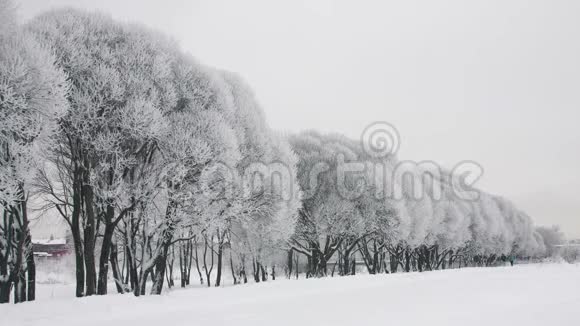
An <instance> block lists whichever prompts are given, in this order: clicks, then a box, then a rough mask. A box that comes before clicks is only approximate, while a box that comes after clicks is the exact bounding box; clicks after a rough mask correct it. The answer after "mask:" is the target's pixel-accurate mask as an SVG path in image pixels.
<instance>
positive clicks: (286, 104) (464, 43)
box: [15, 0, 580, 237]
mask: <svg viewBox="0 0 580 326" xmlns="http://www.w3.org/2000/svg"><path fill="white" fill-rule="evenodd" d="M15 1H16V2H17V3H19V6H20V15H21V17H22V18H23V19H24V20H27V19H29V18H31V17H33V16H34V15H36V14H38V13H40V12H42V11H44V10H46V9H49V8H55V7H61V6H74V7H79V8H86V9H90V10H93V9H98V10H102V11H105V12H108V13H110V14H111V15H112V16H113V17H115V18H118V19H121V20H124V21H135V22H141V23H144V24H146V25H149V26H152V27H156V28H158V29H160V30H163V31H165V32H167V33H169V34H170V35H172V36H173V37H174V38H175V39H177V40H179V41H180V43H181V45H182V47H183V48H184V49H185V50H186V51H188V52H190V53H192V54H193V55H194V56H195V57H197V58H198V59H199V60H200V61H201V62H203V63H205V64H208V65H212V66H216V67H219V68H224V69H228V70H232V71H236V72H239V73H240V74H241V75H242V76H243V77H244V78H245V79H246V80H247V81H248V82H249V83H250V85H251V86H252V87H253V88H254V90H255V92H256V94H257V97H258V99H259V100H260V102H261V103H262V105H263V107H264V109H265V111H266V114H267V117H268V121H269V122H270V125H271V126H272V127H274V128H277V129H279V130H287V131H299V130H303V129H312V128H314V129H318V130H322V131H334V132H341V133H344V134H346V135H348V136H350V137H355V138H358V137H359V135H360V133H361V132H362V130H363V128H364V127H365V126H366V125H368V124H370V123H372V122H373V121H377V120H382V121H388V122H390V123H392V124H393V125H395V126H396V127H397V128H398V130H399V132H400V134H401V139H402V141H401V145H400V151H399V157H400V158H402V159H410V160H435V161H437V162H440V163H442V164H443V165H444V166H447V167H452V166H453V165H455V164H456V163H457V162H459V161H462V160H474V161H476V162H478V163H479V164H481V165H482V166H483V168H484V169H485V175H484V176H483V178H482V179H481V180H480V181H479V183H478V185H479V186H480V187H481V188H483V189H484V190H486V191H489V192H491V193H494V194H500V195H503V196H505V197H507V198H509V199H511V200H513V201H514V202H515V203H516V205H518V206H519V207H520V208H521V209H523V210H525V211H526V212H528V214H530V215H531V216H532V217H533V218H534V220H535V221H536V223H537V224H543V225H550V224H559V225H561V226H562V228H563V229H564V231H565V232H566V233H567V234H568V235H569V236H571V237H580V195H579V191H580V173H579V172H578V169H579V168H580V128H578V127H577V125H578V123H579V118H580V19H579V17H580V1H577V0H569V1H564V0H545V1H532V0H510V1H505V0H494V1H490V0H485V1H460V0H458V1H447V0H445V1H441V0H439V1H429V0H425V1H376V2H374V1H373V2H370V1H367V2H365V1H327V0H308V1H306V0H305V1H295V0H294V1H285V2H278V1H272V0H263V1H254V0H252V1H248V0H244V1H234V0H232V1H221V0H218V1H216V0H211V1H209V0H208V1H178V0H163V1H138V0H99V1H92V0H15Z"/></svg>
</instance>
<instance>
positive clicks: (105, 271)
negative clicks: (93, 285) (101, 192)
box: [97, 205, 115, 295]
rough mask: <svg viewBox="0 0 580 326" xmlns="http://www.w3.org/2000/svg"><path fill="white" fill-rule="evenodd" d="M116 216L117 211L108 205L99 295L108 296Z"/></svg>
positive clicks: (100, 265)
mask: <svg viewBox="0 0 580 326" xmlns="http://www.w3.org/2000/svg"><path fill="white" fill-rule="evenodd" d="M114 214H115V209H114V208H113V206H111V205H107V209H106V211H105V232H104V233H103V243H102V245H101V256H100V258H99V281H98V285H97V293H98V294H99V295H104V294H107V281H108V275H109V256H110V255H111V243H112V241H113V234H114V233H115V224H114V223H113V218H114Z"/></svg>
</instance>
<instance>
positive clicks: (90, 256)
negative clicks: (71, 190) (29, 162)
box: [83, 165, 97, 296]
mask: <svg viewBox="0 0 580 326" xmlns="http://www.w3.org/2000/svg"><path fill="white" fill-rule="evenodd" d="M89 168H90V167H88V166H86V165H85V171H84V173H83V175H84V176H83V199H84V204H85V217H86V220H85V225H84V230H83V240H84V259H85V273H86V279H85V281H86V291H85V295H87V296H89V295H93V294H95V293H96V286H97V272H96V267H95V231H96V219H95V212H94V208H93V189H92V187H91V186H90V185H89V184H88V183H89V180H88V178H89V175H88V169H89Z"/></svg>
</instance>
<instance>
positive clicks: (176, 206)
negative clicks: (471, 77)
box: [0, 0, 545, 302]
mask: <svg viewBox="0 0 580 326" xmlns="http://www.w3.org/2000/svg"><path fill="white" fill-rule="evenodd" d="M341 160H342V161H341ZM341 162H359V163H362V164H365V165H373V166H381V167H383V168H384V169H383V170H382V172H381V174H377V173H376V172H370V170H368V171H367V170H365V171H363V172H360V171H359V173H354V174H349V175H347V176H344V175H343V173H342V171H341ZM397 164H398V163H397V159H396V157H395V156H394V155H387V156H384V157H375V156H373V155H370V154H369V153H367V151H365V149H364V148H363V146H361V144H360V142H356V141H352V140H350V139H348V138H346V137H343V136H340V135H321V134H319V133H316V132H304V133H301V134H297V135H280V134H278V133H276V132H275V131H273V130H271V129H270V128H269V127H268V126H267V124H266V122H265V118H264V114H263V111H262V109H261V108H260V105H259V104H258V103H257V101H256V99H255V97H254V95H253V93H252V91H251V89H250V87H249V86H248V85H246V84H245V83H244V81H243V80H242V79H241V78H240V77H239V76H237V75H236V74H233V73H231V72H227V71H222V70H217V69H213V68H211V67H207V66H204V65H202V64H200V63H198V62H197V61H196V60H195V59H194V58H192V57H191V56H189V55H188V54H186V53H184V52H183V51H181V50H180V49H179V47H178V45H177V44H176V43H175V42H174V41H172V40H171V39H169V38H168V37H166V36H165V35H162V34H160V33H158V32H156V31H152V30H149V29H147V28H145V27H143V26H139V25H134V24H123V23H119V22H115V21H114V20H112V19H111V18H110V17H108V16H105V15H102V14H96V13H85V12H81V11H77V10H72V9H67V10H56V11H51V12H47V13H45V14H42V15H40V16H38V17H36V18H35V19H33V20H32V21H30V22H28V23H27V24H26V25H18V24H17V23H16V22H15V21H14V10H13V7H12V5H11V3H10V2H9V1H8V0H0V212H1V214H2V221H1V222H0V302H9V301H10V295H11V293H13V295H14V302H21V301H29V300H34V297H35V266H34V256H33V254H32V246H31V236H30V228H29V221H30V214H31V213H32V212H34V213H35V214H38V212H37V211H36V210H33V209H32V208H33V207H32V206H34V208H36V209H40V211H41V212H47V211H51V212H56V214H59V215H60V216H61V217H62V218H63V219H64V220H65V221H66V222H67V224H68V227H69V229H70V234H71V235H72V239H73V243H74V257H75V266H76V268H75V273H76V296H77V297H82V296H89V295H94V294H107V292H108V290H109V289H108V287H107V285H108V283H109V282H111V281H113V282H114V283H115V287H116V290H117V291H118V292H120V293H126V292H132V293H134V295H136V296H139V295H143V294H145V293H146V292H147V288H148V287H149V292H150V293H151V294H160V293H161V292H162V290H163V287H164V285H169V286H174V284H173V280H174V279H175V278H176V277H175V276H174V270H175V271H176V272H178V273H179V274H180V275H179V280H180V281H181V284H180V285H181V286H184V287H185V286H187V285H188V284H189V283H190V281H191V277H194V278H198V279H199V281H200V282H201V283H203V284H206V285H207V286H211V285H214V286H220V285H221V284H222V280H223V273H224V272H225V270H226V267H229V269H230V270H229V271H228V272H229V273H231V275H232V278H233V280H234V283H245V282H247V281H248V279H250V280H252V279H253V280H254V281H255V282H260V281H265V280H267V279H268V278H275V277H276V276H277V274H279V273H280V274H286V275H287V276H290V275H292V274H293V273H296V272H297V269H298V262H299V261H300V258H299V257H302V261H303V262H305V264H306V266H307V268H306V271H305V272H306V275H307V276H308V277H315V276H316V277H318V276H324V275H327V274H329V273H331V274H333V275H334V274H335V272H336V273H337V274H340V275H349V274H352V273H354V271H355V268H354V266H355V264H356V259H357V258H356V257H360V259H362V261H363V262H364V265H365V266H366V268H367V270H368V272H369V273H381V272H390V273H393V272H397V271H407V272H408V271H412V270H418V271H424V270H433V269H439V268H452V267H458V266H467V265H492V264H493V263H494V262H495V261H496V260H498V259H509V257H515V256H519V257H523V256H537V255H541V254H542V253H543V252H544V250H545V246H544V244H543V240H542V237H541V236H540V234H539V233H538V232H536V231H535V229H534V226H533V223H532V220H531V219H530V218H529V217H528V216H527V215H526V214H525V213H523V212H521V211H519V210H518V209H517V208H515V207H514V206H513V205H512V204H511V203H510V202H509V201H507V200H505V199H503V198H501V197H497V196H492V195H489V194H485V193H480V195H479V196H478V198H477V199H475V200H461V199H459V198H457V196H455V195H454V192H453V184H452V182H450V181H449V180H450V178H449V175H448V173H447V172H443V173H442V174H441V175H438V176H436V177H435V178H433V179H432V181H431V182H430V183H429V187H426V189H423V190H421V194H422V196H416V195H417V189H416V185H415V184H414V182H413V178H402V179H400V180H397V179H396V178H395V179H392V178H391V179H388V180H387V179H384V180H387V181H388V184H389V186H392V187H394V188H396V189H397V192H398V193H400V194H401V196H402V197H401V198H393V197H392V196H386V195H384V194H383V193H382V189H380V187H379V186H378V184H379V183H377V179H378V178H379V179H380V178H381V176H385V175H389V174H392V172H393V171H395V170H396V168H397ZM373 171H374V170H373ZM423 172H424V171H421V170H420V169H416V171H414V172H413V173H414V175H413V173H412V175H411V177H417V176H422V175H423ZM337 180H340V181H337ZM361 182H362V184H363V186H361ZM381 184H382V183H381ZM433 187H438V188H439V189H441V198H434V196H433V193H430V190H429V189H435V188H433ZM345 192H346V193H345ZM377 194H378V195H377ZM277 266H278V267H279V269H280V270H277V269H276V267H277ZM192 270H193V271H197V275H193V276H192V275H191V273H192Z"/></svg>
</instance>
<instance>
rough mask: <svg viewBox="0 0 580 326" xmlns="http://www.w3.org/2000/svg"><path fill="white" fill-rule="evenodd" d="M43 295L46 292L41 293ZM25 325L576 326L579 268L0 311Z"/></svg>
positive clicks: (367, 278) (389, 278)
mask: <svg viewBox="0 0 580 326" xmlns="http://www.w3.org/2000/svg"><path fill="white" fill-rule="evenodd" d="M42 290H46V288H45V287H42V289H39V291H42ZM0 324H1V325H10V326H21V325H22V326H24V325H39V326H40V325H42V326H49V325H58V326H68V325H71V326H72V325H75V326H76V325H83V326H89V325H99V326H104V325H107V326H112V325H125V326H126V325H139V326H145V325H156V326H176V325H252V326H257V325H268V326H275V325H292V326H296V325H394V326H400V325H431V326H434V325H446V326H450V325H469V326H476V325H486V326H488V325H526V326H533V325H542V326H546V325H558V326H565V325H570V326H574V325H580V265H568V264H546V265H521V266H516V267H513V268H510V267H498V268H469V269H461V270H450V271H436V272H427V273H410V274H395V275H375V276H373V275H359V276H352V277H342V278H341V277H335V278H324V279H309V280H304V279H301V280H298V281H296V280H276V281H274V282H267V283H261V284H250V285H242V286H230V287H223V288H211V289H206V288H192V289H185V290H175V291H171V292H169V293H167V294H165V295H161V296H145V297H140V298H135V297H133V296H132V295H109V296H103V297H90V298H84V299H73V298H55V299H53V300H47V299H41V300H39V301H38V302H33V303H24V304H19V305H2V306H0Z"/></svg>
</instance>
